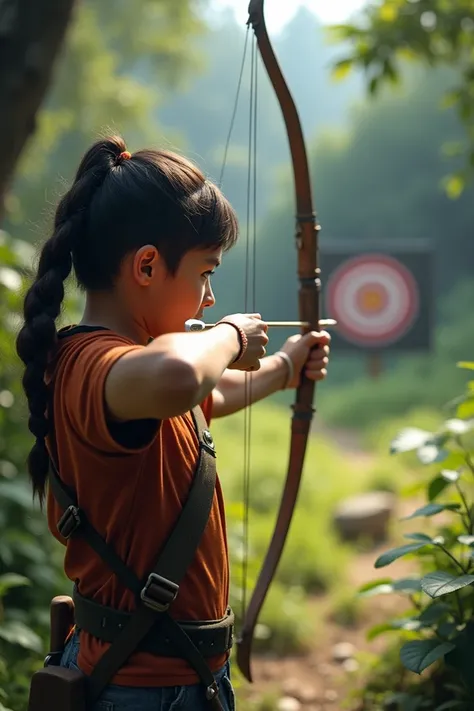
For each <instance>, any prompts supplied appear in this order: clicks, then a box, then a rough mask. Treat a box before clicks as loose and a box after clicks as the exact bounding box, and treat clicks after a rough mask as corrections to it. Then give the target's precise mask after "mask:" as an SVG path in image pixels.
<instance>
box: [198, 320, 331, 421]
mask: <svg viewBox="0 0 474 711" xmlns="http://www.w3.org/2000/svg"><path fill="white" fill-rule="evenodd" d="M330 341H331V336H330V335H329V334H328V333H326V331H321V333H316V332H314V331H313V332H311V333H307V334H306V335H304V336H291V338H289V339H288V340H287V341H286V343H285V344H284V346H283V347H282V348H281V351H280V352H283V353H286V355H287V357H288V358H289V359H290V362H288V358H285V356H282V355H277V354H275V355H271V356H267V357H266V358H262V360H261V361H260V363H261V366H260V369H259V370H257V371H256V372H254V373H252V376H251V384H250V378H248V382H247V386H246V382H245V380H246V379H245V375H246V374H245V373H244V372H242V371H239V370H226V371H225V372H224V374H223V376H222V377H221V379H220V380H219V382H218V384H217V386H216V387H215V388H214V390H213V405H212V418H213V419H214V418H216V417H224V416H225V415H232V414H233V413H234V412H238V411H239V410H243V409H244V408H245V407H247V406H248V405H251V404H252V403H254V402H258V401H259V400H263V399H264V398H266V397H268V396H269V395H272V394H273V393H275V392H277V390H283V389H289V388H296V387H297V386H298V383H299V381H300V377H301V373H302V371H303V370H304V373H305V375H306V377H308V378H310V379H311V380H324V378H325V377H326V375H327V370H326V367H327V364H328V360H329V344H330Z"/></svg>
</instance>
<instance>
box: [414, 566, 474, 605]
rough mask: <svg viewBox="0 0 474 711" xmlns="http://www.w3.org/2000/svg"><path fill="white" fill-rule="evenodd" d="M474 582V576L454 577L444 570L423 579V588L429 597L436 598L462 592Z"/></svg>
mask: <svg viewBox="0 0 474 711" xmlns="http://www.w3.org/2000/svg"><path fill="white" fill-rule="evenodd" d="M473 582H474V575H452V574H451V573H446V572H445V571H444V570H437V571H436V572H434V573H429V574H428V575H425V577H424V578H422V579H421V588H422V590H423V592H425V593H426V594H427V595H429V596H430V597H432V598H435V597H441V596H442V595H448V594H449V593H452V592H455V591H456V590H461V589H462V588H465V587H467V586H468V585H472V583H473Z"/></svg>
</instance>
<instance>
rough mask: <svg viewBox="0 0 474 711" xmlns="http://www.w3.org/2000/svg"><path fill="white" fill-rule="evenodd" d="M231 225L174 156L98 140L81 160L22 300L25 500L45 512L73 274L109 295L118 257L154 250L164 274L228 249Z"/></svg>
mask: <svg viewBox="0 0 474 711" xmlns="http://www.w3.org/2000/svg"><path fill="white" fill-rule="evenodd" d="M237 235H238V228H237V218H236V215H235V213H234V211H233V209H232V207H231V206H230V205H229V203H228V202H227V200H226V199H225V198H224V196H223V195H222V193H221V192H220V191H219V189H218V188H217V187H216V186H215V185H213V184H212V183H211V182H209V181H208V180H206V179H205V177H204V175H203V174H202V173H201V171H200V170H199V169H198V168H197V167H196V166H195V165H194V164H192V163H191V162H189V161H188V160H186V159H185V158H183V157H182V156H180V155H177V154H175V153H172V152H169V151H158V150H142V151H137V152H136V153H134V154H133V155H131V154H130V153H128V152H127V151H126V146H125V143H124V141H123V139H122V138H121V137H119V136H111V137H110V138H106V139H103V140H99V141H97V142H96V143H95V144H94V145H92V146H91V148H90V149H89V150H88V151H87V152H86V154H85V155H84V157H83V159H82V161H81V163H80V165H79V168H78V170H77V173H76V176H75V179H74V182H73V184H72V186H71V188H70V189H69V191H68V192H67V193H66V194H65V195H64V197H63V198H62V200H61V201H60V203H59V205H58V207H57V210H56V215H55V220H54V230H53V234H52V236H51V237H49V239H48V240H47V241H46V243H45V244H44V246H43V249H42V251H41V255H40V259H39V264H38V268H37V273H36V276H35V279H34V281H33V284H32V285H31V286H30V288H29V290H28V292H27V294H26V296H25V300H24V308H23V316H24V324H23V326H22V328H21V330H20V332H19V334H18V337H17V341H16V347H17V353H18V355H19V357H20V358H21V360H22V361H23V363H24V365H25V371H24V374H23V380H22V383H23V389H24V391H25V395H26V398H27V400H28V407H29V419H28V427H29V429H30V432H31V433H32V435H33V436H34V438H35V443H34V445H33V447H32V449H31V451H30V453H29V456H28V471H29V475H30V479H31V482H32V487H33V495H34V496H37V497H38V498H39V501H40V504H41V505H42V504H43V503H44V498H45V492H46V483H47V476H48V470H49V454H48V449H47V446H46V438H47V436H48V434H49V423H48V416H47V411H48V400H49V390H48V386H47V384H46V381H45V374H46V370H47V368H48V366H49V364H50V362H51V358H52V357H53V355H54V350H55V346H56V343H57V331H56V323H55V322H56V319H57V317H58V316H59V314H60V312H61V305H62V302H63V299H64V282H65V280H66V279H67V278H68V276H69V275H70V273H71V271H72V269H74V273H75V276H76V280H77V284H78V286H79V288H80V289H81V290H83V291H96V290H105V289H111V288H112V287H113V285H114V281H115V279H116V277H117V274H118V272H119V269H120V265H121V262H122V260H123V258H124V257H125V256H126V255H127V254H129V253H131V252H132V251H133V250H137V249H139V248H140V247H142V246H143V245H146V244H152V245H154V246H156V247H157V249H158V250H159V252H160V255H161V256H162V258H163V259H164V261H165V264H166V266H167V269H168V271H169V273H170V274H174V273H175V272H176V270H177V269H178V267H179V263H180V261H181V259H182V257H183V255H184V254H185V253H186V252H188V251H190V250H192V249H206V248H222V249H224V250H227V249H229V248H230V247H231V246H233V244H234V243H235V241H236V240H237Z"/></svg>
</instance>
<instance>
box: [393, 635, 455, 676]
mask: <svg viewBox="0 0 474 711" xmlns="http://www.w3.org/2000/svg"><path fill="white" fill-rule="evenodd" d="M453 649H455V645H454V644H451V642H442V643H441V644H440V643H439V642H438V641H437V640H434V639H425V640H414V641H413V642H407V643H406V644H404V645H403V647H402V648H401V650H400V659H401V662H402V664H403V666H404V667H406V669H409V671H412V672H415V674H421V673H422V672H423V671H424V670H425V669H427V668H428V667H429V666H430V665H431V664H433V663H434V662H436V661H438V659H441V658H442V657H444V655H445V654H448V652H451V651H452V650H453Z"/></svg>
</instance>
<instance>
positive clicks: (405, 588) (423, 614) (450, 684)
mask: <svg viewBox="0 0 474 711" xmlns="http://www.w3.org/2000/svg"><path fill="white" fill-rule="evenodd" d="M460 365H461V367H463V368H464V369H465V370H467V371H474V363H463V364H460ZM455 408H456V411H455V413H454V416H453V417H452V418H450V419H448V420H446V422H444V423H443V424H442V425H441V426H439V427H438V428H437V429H436V431H434V432H432V431H429V430H424V429H420V428H419V427H410V428H404V429H403V430H401V432H400V433H399V434H398V435H397V436H396V437H395V439H394V440H393V442H392V452H393V453H411V456H412V457H413V455H416V457H417V459H418V461H419V462H421V463H422V464H423V465H425V466H426V467H427V475H426V476H423V474H422V475H421V480H422V482H423V485H424V489H425V491H426V504H425V505H423V506H420V507H418V508H417V510H416V511H414V512H413V513H412V514H411V515H410V516H408V517H407V520H410V521H412V520H413V521H422V522H423V525H422V526H418V527H415V530H414V531H413V532H410V533H406V534H405V535H404V538H405V539H406V540H405V543H404V544H403V545H402V546H399V547H397V548H394V549H392V550H389V551H387V552H385V553H383V554H382V555H380V556H379V557H378V559H377V560H376V562H375V567H376V568H377V569H381V568H385V567H386V566H388V565H390V564H391V563H392V562H394V561H395V560H398V559H399V558H402V557H403V556H415V557H416V558H417V560H418V569H419V573H418V575H416V576H413V577H410V578H405V579H402V580H393V579H391V578H382V579H378V580H375V581H373V582H371V583H369V584H367V585H365V586H364V587H363V588H362V590H361V594H362V595H364V596H371V595H376V594H378V593H387V592H393V593H397V594H400V595H403V596H405V597H407V598H408V600H409V601H410V603H411V610H409V611H408V612H407V613H405V614H404V615H403V616H401V617H399V618H396V619H391V620H387V622H386V623H385V624H383V625H378V626H377V628H374V629H372V630H371V631H370V632H369V636H371V637H374V636H376V635H378V634H382V633H384V632H391V633H392V634H393V633H394V632H395V633H397V632H399V633H400V635H401V640H400V641H403V644H402V646H401V649H400V661H401V663H402V665H403V666H404V667H405V669H406V670H408V671H409V672H413V673H415V674H422V673H423V672H424V671H425V670H427V669H428V668H430V672H431V676H432V683H431V684H430V685H428V686H427V687H425V688H424V691H423V693H420V689H418V690H417V689H416V687H414V688H410V689H407V688H402V689H400V690H397V694H396V696H394V695H393V686H391V687H390V688H391V697H390V700H389V699H388V695H386V696H385V697H384V699H385V702H386V703H387V704H388V703H391V704H392V705H394V704H397V705H396V707H395V708H398V709H400V710H401V711H402V710H403V709H408V708H410V709H411V708H413V709H418V708H420V709H421V708H427V709H433V711H442V710H444V709H451V708H453V709H454V708H456V709H460V711H463V710H465V711H467V709H472V707H473V703H474V677H473V675H472V670H471V666H472V657H473V654H474V622H473V611H474V555H473V552H474V496H473V495H474V487H473V484H474V380H473V381H471V382H469V383H468V386H467V391H466V394H465V395H464V396H463V397H462V398H459V399H458V400H457V402H456V405H455ZM375 675H377V672H375ZM440 677H442V678H443V684H439V683H438V684H437V683H436V680H437V679H439V678H440ZM428 688H429V689H431V691H430V692H427V691H426V689H428ZM427 694H433V695H432V696H428V697H427ZM448 702H449V704H448Z"/></svg>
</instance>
